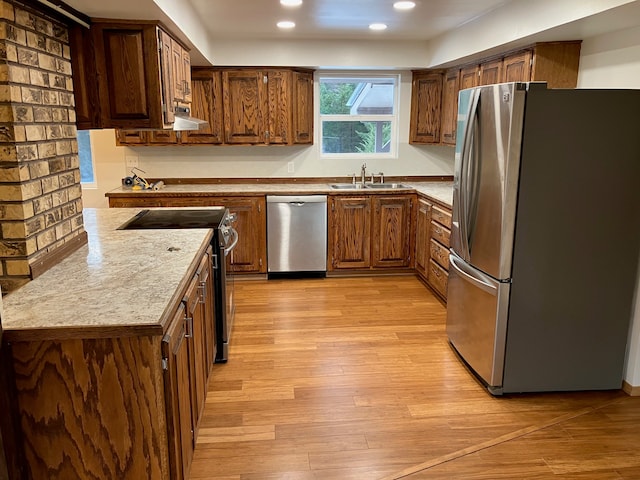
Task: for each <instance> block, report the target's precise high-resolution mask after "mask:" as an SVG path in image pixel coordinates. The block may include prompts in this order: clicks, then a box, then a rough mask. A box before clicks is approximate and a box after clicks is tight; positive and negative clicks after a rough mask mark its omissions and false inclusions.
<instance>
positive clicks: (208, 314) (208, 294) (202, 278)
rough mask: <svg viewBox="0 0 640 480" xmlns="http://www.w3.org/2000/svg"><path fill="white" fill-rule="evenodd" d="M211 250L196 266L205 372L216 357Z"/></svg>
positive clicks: (208, 371) (211, 365) (209, 249)
mask: <svg viewBox="0 0 640 480" xmlns="http://www.w3.org/2000/svg"><path fill="white" fill-rule="evenodd" d="M212 255H213V252H212V250H211V247H209V248H208V249H207V253H206V254H205V255H204V256H203V257H202V260H201V261H200V265H199V266H198V288H199V289H200V297H201V299H202V300H201V301H202V305H203V316H204V335H205V340H204V345H205V359H206V374H207V376H208V375H209V374H210V373H211V368H212V367H213V364H214V362H215V359H216V326H215V304H214V299H213V292H214V290H213V282H214V280H213V275H212V272H213V268H212V263H211V258H212Z"/></svg>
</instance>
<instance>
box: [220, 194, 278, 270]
mask: <svg viewBox="0 0 640 480" xmlns="http://www.w3.org/2000/svg"><path fill="white" fill-rule="evenodd" d="M217 200H218V201H219V202H220V205H224V206H226V207H227V208H228V209H229V211H230V212H231V213H234V214H236V217H237V219H236V222H235V224H234V228H235V229H236V230H237V231H238V238H239V240H238V244H237V245H236V248H234V249H233V250H232V251H231V254H230V255H229V256H227V269H229V270H230V271H231V272H233V273H266V272H267V262H266V256H267V221H266V215H265V198H264V197H220V198H218V199H217Z"/></svg>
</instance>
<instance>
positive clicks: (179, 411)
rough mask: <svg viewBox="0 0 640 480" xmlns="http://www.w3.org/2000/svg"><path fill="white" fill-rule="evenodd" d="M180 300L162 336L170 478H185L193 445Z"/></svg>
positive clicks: (187, 362) (184, 320) (188, 373)
mask: <svg viewBox="0 0 640 480" xmlns="http://www.w3.org/2000/svg"><path fill="white" fill-rule="evenodd" d="M186 334H187V331H186V316H185V308H184V305H183V304H180V306H179V307H178V309H177V311H176V313H175V315H174V316H173V319H172V320H171V323H170V324H169V328H168V330H167V333H166V335H165V336H164V338H163V340H162V355H163V358H164V359H165V362H166V369H165V382H164V388H165V399H166V409H167V433H168V435H169V463H170V468H171V478H173V479H179V480H187V479H188V478H189V470H190V468H191V460H192V459H193V450H194V446H195V438H194V431H193V425H192V416H191V366H190V362H189V347H188V342H187V338H186Z"/></svg>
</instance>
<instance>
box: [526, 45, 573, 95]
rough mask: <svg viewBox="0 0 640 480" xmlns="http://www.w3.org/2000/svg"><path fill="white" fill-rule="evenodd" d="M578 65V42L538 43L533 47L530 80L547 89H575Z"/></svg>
mask: <svg viewBox="0 0 640 480" xmlns="http://www.w3.org/2000/svg"><path fill="white" fill-rule="evenodd" d="M579 65H580V42H579V41H577V42H549V43H539V44H536V45H535V46H534V47H533V65H532V66H531V80H532V81H545V82H547V86H548V87H549V88H575V87H576V85H577V83H578V68H579Z"/></svg>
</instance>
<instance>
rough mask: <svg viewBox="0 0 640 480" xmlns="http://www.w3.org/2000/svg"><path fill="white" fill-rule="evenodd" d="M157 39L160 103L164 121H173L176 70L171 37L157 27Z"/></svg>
mask: <svg viewBox="0 0 640 480" xmlns="http://www.w3.org/2000/svg"><path fill="white" fill-rule="evenodd" d="M158 39H159V42H160V65H161V69H160V78H161V85H160V88H161V92H162V105H163V110H164V121H165V123H166V124H170V123H173V121H174V120H175V115H174V113H173V107H174V103H175V101H176V95H175V90H174V84H175V77H176V75H177V74H178V72H176V71H175V67H174V65H173V61H174V60H173V43H174V42H173V39H172V38H171V37H170V36H169V34H167V32H165V31H164V30H162V29H158Z"/></svg>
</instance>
